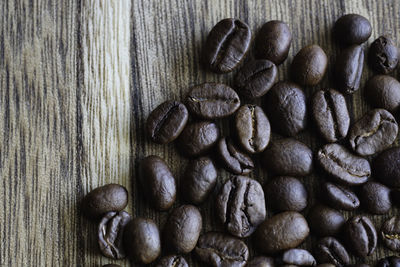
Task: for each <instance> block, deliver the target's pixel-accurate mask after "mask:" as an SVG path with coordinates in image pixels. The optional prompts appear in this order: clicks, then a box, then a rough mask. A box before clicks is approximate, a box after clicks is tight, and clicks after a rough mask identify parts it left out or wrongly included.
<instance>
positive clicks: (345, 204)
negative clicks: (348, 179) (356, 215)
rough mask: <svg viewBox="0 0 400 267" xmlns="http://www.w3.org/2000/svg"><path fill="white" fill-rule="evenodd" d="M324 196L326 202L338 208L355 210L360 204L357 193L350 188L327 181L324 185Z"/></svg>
mask: <svg viewBox="0 0 400 267" xmlns="http://www.w3.org/2000/svg"><path fill="white" fill-rule="evenodd" d="M322 196H323V197H324V198H325V200H326V203H327V204H328V205H331V206H332V207H334V208H336V209H342V210H355V209H357V208H358V207H359V206H360V200H359V199H358V197H357V195H356V194H355V193H354V192H353V191H351V190H350V189H349V188H347V187H344V186H341V185H338V184H333V183H329V182H326V183H324V184H323V185H322Z"/></svg>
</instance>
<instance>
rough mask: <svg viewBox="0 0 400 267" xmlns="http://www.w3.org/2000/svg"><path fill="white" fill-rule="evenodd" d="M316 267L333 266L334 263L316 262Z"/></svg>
mask: <svg viewBox="0 0 400 267" xmlns="http://www.w3.org/2000/svg"><path fill="white" fill-rule="evenodd" d="M317 267H335V265H333V264H330V263H323V264H318V265H317Z"/></svg>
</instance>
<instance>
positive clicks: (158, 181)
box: [140, 156, 176, 211]
mask: <svg viewBox="0 0 400 267" xmlns="http://www.w3.org/2000/svg"><path fill="white" fill-rule="evenodd" d="M140 182H141V185H142V187H143V191H144V195H145V196H146V197H147V198H148V200H149V201H150V203H151V205H152V206H153V207H154V208H155V209H156V210H160V211H163V210H168V209H169V208H170V207H171V206H172V204H174V202H175V199H176V183H175V178H174V176H173V175H172V173H171V171H170V170H169V168H168V165H167V164H166V163H165V161H164V160H163V159H161V158H160V157H157V156H148V157H146V158H144V159H143V160H142V162H141V175H140Z"/></svg>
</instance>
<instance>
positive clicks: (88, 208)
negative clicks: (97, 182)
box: [82, 184, 128, 220]
mask: <svg viewBox="0 0 400 267" xmlns="http://www.w3.org/2000/svg"><path fill="white" fill-rule="evenodd" d="M127 204H128V191H127V190H126V188H125V187H123V186H122V185H119V184H107V185H103V186H100V187H97V188H96V189H93V190H92V191H90V192H89V193H88V194H87V195H86V196H85V197H84V198H83V200H82V214H84V215H85V216H86V217H87V218H89V219H93V220H95V219H98V218H99V217H100V216H102V215H104V214H106V213H107V212H110V211H121V210H123V209H124V208H125V207H126V205H127Z"/></svg>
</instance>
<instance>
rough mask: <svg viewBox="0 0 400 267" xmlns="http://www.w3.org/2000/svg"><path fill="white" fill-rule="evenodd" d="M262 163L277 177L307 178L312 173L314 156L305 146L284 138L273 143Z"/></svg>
mask: <svg viewBox="0 0 400 267" xmlns="http://www.w3.org/2000/svg"><path fill="white" fill-rule="evenodd" d="M262 162H263V165H264V166H266V168H267V169H268V170H270V171H272V172H273V173H275V174H276V175H282V176H283V175H285V176H306V175H308V174H310V173H311V170H312V163H313V155H312V151H311V149H310V148H308V147H307V146H306V145H305V144H303V143H301V142H299V141H297V140H295V139H292V138H284V139H279V140H276V141H274V142H271V144H270V146H269V147H268V149H266V150H265V151H264V153H263V159H262Z"/></svg>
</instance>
